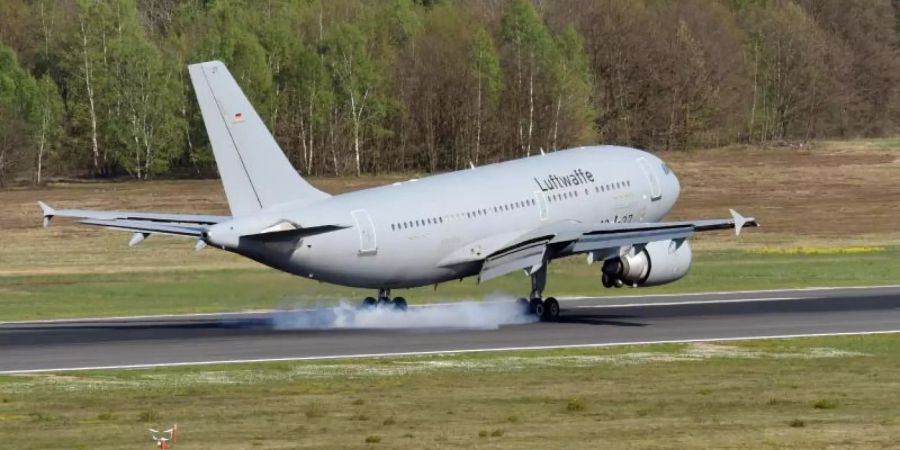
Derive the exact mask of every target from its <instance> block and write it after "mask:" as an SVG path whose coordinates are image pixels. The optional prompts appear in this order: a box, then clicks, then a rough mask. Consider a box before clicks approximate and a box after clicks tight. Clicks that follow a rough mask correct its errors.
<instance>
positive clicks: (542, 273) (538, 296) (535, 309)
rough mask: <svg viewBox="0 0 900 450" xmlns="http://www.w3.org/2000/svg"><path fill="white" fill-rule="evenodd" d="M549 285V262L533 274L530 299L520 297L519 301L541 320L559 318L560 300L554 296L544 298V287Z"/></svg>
mask: <svg viewBox="0 0 900 450" xmlns="http://www.w3.org/2000/svg"><path fill="white" fill-rule="evenodd" d="M546 285H547V262H546V261H545V262H544V263H543V264H542V265H541V268H540V269H538V270H537V271H535V272H534V273H533V274H531V296H530V299H525V298H520V299H519V303H520V304H521V305H522V306H524V307H527V308H528V312H529V313H530V314H534V315H535V316H538V317H539V318H540V319H541V320H544V321H551V320H556V319H557V318H559V302H558V301H556V299H555V298H553V297H547V298H546V299H544V298H543V296H542V294H543V293H544V287H545V286H546Z"/></svg>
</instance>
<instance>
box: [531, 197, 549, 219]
mask: <svg viewBox="0 0 900 450" xmlns="http://www.w3.org/2000/svg"><path fill="white" fill-rule="evenodd" d="M534 198H535V199H536V200H537V204H538V213H539V214H540V215H541V220H547V219H548V218H550V205H548V204H547V195H545V194H544V191H534Z"/></svg>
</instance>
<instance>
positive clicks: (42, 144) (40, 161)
mask: <svg viewBox="0 0 900 450" xmlns="http://www.w3.org/2000/svg"><path fill="white" fill-rule="evenodd" d="M43 6H44V5H43V4H41V7H42V8H43ZM47 115H48V112H47V104H46V103H45V104H44V114H42V115H41V138H40V144H39V145H38V154H37V169H36V171H35V177H34V182H35V184H41V171H42V169H43V165H44V148H45V147H46V143H47V125H48V123H47V122H49V120H50V118H49V117H47Z"/></svg>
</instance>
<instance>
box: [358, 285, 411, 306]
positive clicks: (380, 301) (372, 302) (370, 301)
mask: <svg viewBox="0 0 900 450" xmlns="http://www.w3.org/2000/svg"><path fill="white" fill-rule="evenodd" d="M360 307H361V308H362V309H371V308H376V307H385V308H394V309H396V310H399V311H406V308H407V304H406V299H405V298H403V297H394V298H393V299H391V290H390V289H379V290H378V298H375V297H366V298H365V299H364V300H363V301H362V304H361V305H360Z"/></svg>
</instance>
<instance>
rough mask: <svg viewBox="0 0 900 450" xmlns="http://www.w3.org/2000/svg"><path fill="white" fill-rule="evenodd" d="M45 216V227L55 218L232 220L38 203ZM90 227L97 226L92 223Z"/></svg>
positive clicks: (185, 221)
mask: <svg viewBox="0 0 900 450" xmlns="http://www.w3.org/2000/svg"><path fill="white" fill-rule="evenodd" d="M38 205H40V207H41V211H42V212H43V214H44V226H45V227H46V226H47V225H49V224H50V220H52V219H53V218H54V217H72V218H76V219H86V220H85V221H82V222H83V223H87V222H88V221H107V222H108V221H143V222H158V223H183V224H194V225H215V224H217V223H219V222H225V221H228V220H231V217H230V216H214V215H204V214H164V213H152V212H136V211H94V210H87V209H54V208H51V207H50V206H49V205H47V204H46V203H44V202H38ZM89 225H96V224H93V223H90V224H89Z"/></svg>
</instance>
